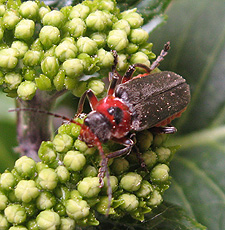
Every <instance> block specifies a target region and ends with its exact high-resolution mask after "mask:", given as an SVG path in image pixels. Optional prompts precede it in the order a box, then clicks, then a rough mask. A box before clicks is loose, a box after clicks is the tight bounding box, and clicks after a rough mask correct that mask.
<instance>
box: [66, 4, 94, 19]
mask: <svg viewBox="0 0 225 230" xmlns="http://www.w3.org/2000/svg"><path fill="white" fill-rule="evenodd" d="M89 13H90V8H89V7H88V6H85V5H83V4H77V5H76V6H74V7H73V8H72V10H71V11H70V14H69V19H73V18H82V19H85V18H86V17H87V16H88V14H89Z"/></svg>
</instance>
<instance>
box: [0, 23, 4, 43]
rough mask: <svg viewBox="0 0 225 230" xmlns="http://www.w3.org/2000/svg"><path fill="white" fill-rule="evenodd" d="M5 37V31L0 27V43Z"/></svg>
mask: <svg viewBox="0 0 225 230" xmlns="http://www.w3.org/2000/svg"><path fill="white" fill-rule="evenodd" d="M3 36H4V29H3V28H2V27H1V26H0V41H1V40H2V38H3Z"/></svg>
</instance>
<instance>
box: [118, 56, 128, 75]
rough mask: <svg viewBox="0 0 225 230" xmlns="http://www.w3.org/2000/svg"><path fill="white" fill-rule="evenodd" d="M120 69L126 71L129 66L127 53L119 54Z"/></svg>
mask: <svg viewBox="0 0 225 230" xmlns="http://www.w3.org/2000/svg"><path fill="white" fill-rule="evenodd" d="M116 68H117V70H118V71H125V70H126V69H127V68H128V63H127V57H126V55H125V54H119V55H118V64H117V67H116Z"/></svg>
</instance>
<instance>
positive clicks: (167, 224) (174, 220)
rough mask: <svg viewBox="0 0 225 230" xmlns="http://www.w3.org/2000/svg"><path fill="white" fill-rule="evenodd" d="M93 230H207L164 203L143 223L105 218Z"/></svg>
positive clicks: (176, 208) (128, 219)
mask: <svg viewBox="0 0 225 230" xmlns="http://www.w3.org/2000/svg"><path fill="white" fill-rule="evenodd" d="M87 229H88V230H92V229H98V230H103V229H111V230H116V229H120V230H146V229H148V230H175V229H182V230H186V229H193V230H203V229H206V227H204V226H203V225H201V224H199V223H198V222H196V221H195V220H194V219H193V218H190V217H189V216H188V215H187V213H186V212H185V211H184V210H183V209H182V208H180V207H178V206H176V205H172V204H169V203H164V204H162V205H160V206H159V207H158V208H156V209H154V210H153V212H152V213H151V214H148V215H146V216H145V221H144V222H143V223H141V222H138V221H135V220H131V219H130V218H126V217H124V218H123V219H120V220H119V221H116V220H110V219H109V218H104V219H102V220H101V221H100V225H99V226H98V227H91V228H87Z"/></svg>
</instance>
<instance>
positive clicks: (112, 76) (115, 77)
mask: <svg viewBox="0 0 225 230" xmlns="http://www.w3.org/2000/svg"><path fill="white" fill-rule="evenodd" d="M112 53H113V57H114V64H113V66H112V71H111V72H110V73H109V81H110V86H109V89H108V93H107V95H113V93H114V90H115V88H116V84H117V82H118V81H119V80H120V79H122V77H121V76H120V75H119V73H118V72H117V71H116V66H117V64H118V54H117V52H116V51H115V50H113V51H112Z"/></svg>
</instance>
